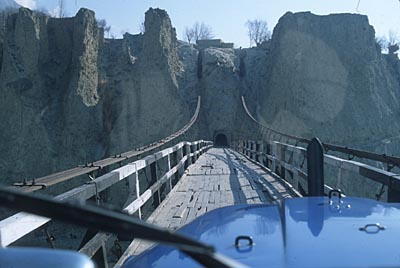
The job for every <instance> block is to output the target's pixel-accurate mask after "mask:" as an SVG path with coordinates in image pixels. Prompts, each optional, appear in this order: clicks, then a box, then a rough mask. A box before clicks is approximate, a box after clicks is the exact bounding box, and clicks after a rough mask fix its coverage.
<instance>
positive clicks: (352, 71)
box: [258, 13, 400, 149]
mask: <svg viewBox="0 0 400 268" xmlns="http://www.w3.org/2000/svg"><path fill="white" fill-rule="evenodd" d="M268 61H269V62H267V68H266V69H265V73H264V75H263V76H262V77H260V78H259V79H260V82H259V83H258V85H260V90H261V92H260V96H261V98H260V100H259V105H258V108H259V118H260V119H261V120H263V121H265V122H266V123H268V124H270V125H272V126H273V127H274V128H277V129H279V130H282V131H285V132H288V133H293V134H297V135H301V136H306V137H312V136H319V137H320V138H321V139H322V140H324V141H327V142H334V143H339V144H344V145H351V146H355V147H359V148H360V147H361V148H364V149H376V147H377V145H378V144H379V141H381V140H387V139H388V140H392V139H394V141H396V139H397V136H398V131H399V129H400V125H399V123H398V118H399V115H400V114H399V102H398V99H399V84H398V81H397V80H396V79H395V77H393V76H391V75H390V72H389V70H388V65H387V62H386V60H384V58H383V57H382V55H381V53H380V50H378V49H377V46H376V43H375V40H374V30H373V28H372V27H371V26H370V25H369V23H368V19H367V17H366V16H361V15H351V14H340V15H329V16H316V15H313V14H311V13H297V14H292V13H287V14H286V15H284V16H283V17H282V18H281V19H280V20H279V23H278V25H277V26H276V28H275V29H274V33H273V38H272V44H271V51H270V57H268ZM375 141H378V144H375ZM372 147H374V148H372Z"/></svg>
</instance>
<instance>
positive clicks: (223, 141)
mask: <svg viewBox="0 0 400 268" xmlns="http://www.w3.org/2000/svg"><path fill="white" fill-rule="evenodd" d="M214 146H216V147H228V139H227V138H226V135H225V134H218V135H217V136H216V137H215V141H214Z"/></svg>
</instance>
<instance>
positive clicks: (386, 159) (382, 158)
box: [242, 96, 400, 167]
mask: <svg viewBox="0 0 400 268" xmlns="http://www.w3.org/2000/svg"><path fill="white" fill-rule="evenodd" d="M242 106H243V109H244V110H245V112H246V114H247V116H248V117H250V119H251V120H252V121H254V122H255V123H256V124H257V125H258V126H259V127H261V128H264V129H267V130H268V131H270V132H272V133H275V134H278V135H281V136H283V137H287V138H289V139H292V140H295V141H298V142H302V143H306V144H308V143H310V142H311V140H310V139H307V138H303V137H298V136H294V135H290V134H286V133H283V132H280V131H277V130H275V129H272V128H270V127H268V126H266V125H263V124H262V123H260V122H258V121H257V120H256V119H255V118H254V116H253V115H252V114H251V113H250V111H249V109H248V108H247V105H246V100H245V98H244V96H242ZM322 145H323V146H324V148H325V149H326V150H331V151H335V152H341V153H345V154H348V155H351V156H356V157H360V158H365V159H370V160H374V161H378V162H383V163H386V164H388V165H392V166H397V167H400V157H396V156H389V155H386V154H378V153H373V152H369V151H363V150H359V149H354V148H349V147H344V146H340V145H336V144H330V143H322Z"/></svg>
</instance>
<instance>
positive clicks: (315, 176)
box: [307, 138, 324, 196]
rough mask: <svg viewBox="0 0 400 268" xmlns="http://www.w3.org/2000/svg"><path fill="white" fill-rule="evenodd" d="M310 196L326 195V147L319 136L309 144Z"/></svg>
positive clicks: (308, 172) (308, 171)
mask: <svg viewBox="0 0 400 268" xmlns="http://www.w3.org/2000/svg"><path fill="white" fill-rule="evenodd" d="M307 174H308V196H323V195H324V148H323V147H322V144H321V142H320V141H319V140H318V139H317V138H313V139H312V140H311V142H310V144H309V145H308V146H307Z"/></svg>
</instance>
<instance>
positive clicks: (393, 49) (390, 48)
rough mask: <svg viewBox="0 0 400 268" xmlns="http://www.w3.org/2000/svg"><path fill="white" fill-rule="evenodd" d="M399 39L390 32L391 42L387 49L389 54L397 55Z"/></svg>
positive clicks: (389, 41)
mask: <svg viewBox="0 0 400 268" xmlns="http://www.w3.org/2000/svg"><path fill="white" fill-rule="evenodd" d="M399 44H400V42H399V37H398V34H397V33H396V32H394V31H389V40H388V44H387V49H388V52H389V54H395V53H396V52H397V51H398V50H399Z"/></svg>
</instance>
